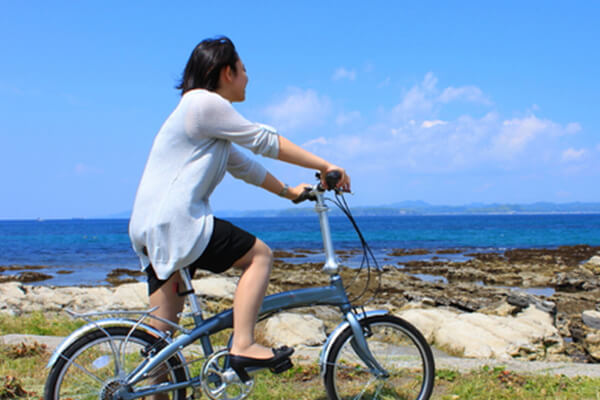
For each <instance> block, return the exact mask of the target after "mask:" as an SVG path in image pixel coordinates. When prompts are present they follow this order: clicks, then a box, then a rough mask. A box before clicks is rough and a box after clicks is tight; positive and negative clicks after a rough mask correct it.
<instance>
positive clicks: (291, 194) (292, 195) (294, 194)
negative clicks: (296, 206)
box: [285, 183, 311, 201]
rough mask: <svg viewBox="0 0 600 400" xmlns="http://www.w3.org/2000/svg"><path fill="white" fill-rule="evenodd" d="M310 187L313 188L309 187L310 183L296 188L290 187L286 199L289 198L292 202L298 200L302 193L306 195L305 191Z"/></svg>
mask: <svg viewBox="0 0 600 400" xmlns="http://www.w3.org/2000/svg"><path fill="white" fill-rule="evenodd" d="M310 187H311V185H309V184H308V183H301V184H299V185H298V186H296V187H290V188H289V189H288V195H287V196H285V197H287V198H288V199H290V200H292V201H293V200H296V199H297V198H298V197H300V195H301V194H302V193H304V190H305V189H306V188H310Z"/></svg>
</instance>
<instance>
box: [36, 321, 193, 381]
mask: <svg viewBox="0 0 600 400" xmlns="http://www.w3.org/2000/svg"><path fill="white" fill-rule="evenodd" d="M113 326H126V327H128V328H133V329H139V330H141V331H144V332H146V333H148V334H150V335H152V336H156V337H161V338H164V340H165V341H166V342H167V343H171V342H172V341H173V340H172V339H171V338H170V337H165V334H164V333H163V332H161V331H159V330H157V329H155V328H153V327H151V326H149V325H145V324H140V323H138V321H133V320H130V319H123V318H107V319H101V320H98V321H93V322H90V323H88V324H86V325H84V326H82V327H81V328H79V329H77V330H75V331H74V332H73V333H71V334H70V335H69V336H67V337H66V338H65V339H64V340H63V341H62V343H61V344H60V345H59V346H58V347H57V348H56V350H54V353H52V356H51V357H50V360H49V361H48V364H46V368H52V367H53V366H54V364H55V363H56V361H57V360H58V358H59V357H60V355H61V353H62V352H63V351H65V350H66V349H67V347H69V346H70V345H72V344H73V343H75V342H76V341H77V340H79V339H80V338H81V337H83V336H84V335H86V334H88V333H89V332H91V331H93V330H96V329H106V328H109V327H113ZM175 355H176V356H177V357H179V359H180V360H181V361H182V364H183V366H184V370H185V375H186V379H187V380H189V379H190V377H189V371H188V368H187V365H185V358H184V357H183V355H182V354H181V352H177V353H175Z"/></svg>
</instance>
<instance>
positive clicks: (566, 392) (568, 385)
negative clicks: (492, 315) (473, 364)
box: [434, 367, 600, 400]
mask: <svg viewBox="0 0 600 400" xmlns="http://www.w3.org/2000/svg"><path fill="white" fill-rule="evenodd" d="M434 398H436V397H434ZM437 398H439V399H442V400H459V399H469V400H492V399H493V400H538V399H539V400H542V399H544V400H550V399H552V400H559V399H560V400H563V399H564V400H598V399H600V379H598V378H587V377H575V378H569V377H566V376H564V375H536V376H527V375H521V374H517V373H515V372H512V371H510V370H507V369H504V368H502V367H496V368H489V367H484V368H482V369H480V370H478V371H474V372H471V373H468V374H463V375H460V376H459V377H458V378H457V379H454V380H453V381H452V384H450V385H447V386H446V387H445V393H443V394H441V395H440V397H437Z"/></svg>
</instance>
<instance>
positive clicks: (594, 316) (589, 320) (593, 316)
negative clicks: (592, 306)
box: [581, 310, 600, 329]
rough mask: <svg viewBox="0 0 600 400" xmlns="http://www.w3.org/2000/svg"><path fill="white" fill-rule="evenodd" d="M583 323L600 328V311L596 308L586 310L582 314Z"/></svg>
mask: <svg viewBox="0 0 600 400" xmlns="http://www.w3.org/2000/svg"><path fill="white" fill-rule="evenodd" d="M581 318H582V319H583V323H584V324H586V325H587V326H589V327H590V328H593V329H600V312H599V311H595V310H587V311H584V312H583V314H582V315H581Z"/></svg>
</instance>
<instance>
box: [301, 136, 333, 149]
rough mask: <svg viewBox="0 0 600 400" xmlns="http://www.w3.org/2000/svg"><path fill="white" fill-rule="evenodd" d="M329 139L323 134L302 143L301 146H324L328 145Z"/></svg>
mask: <svg viewBox="0 0 600 400" xmlns="http://www.w3.org/2000/svg"><path fill="white" fill-rule="evenodd" d="M328 144H329V141H328V140H327V139H325V138H324V137H323V136H320V137H318V138H316V139H312V140H309V141H308V142H305V143H302V147H313V146H325V145H328Z"/></svg>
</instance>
